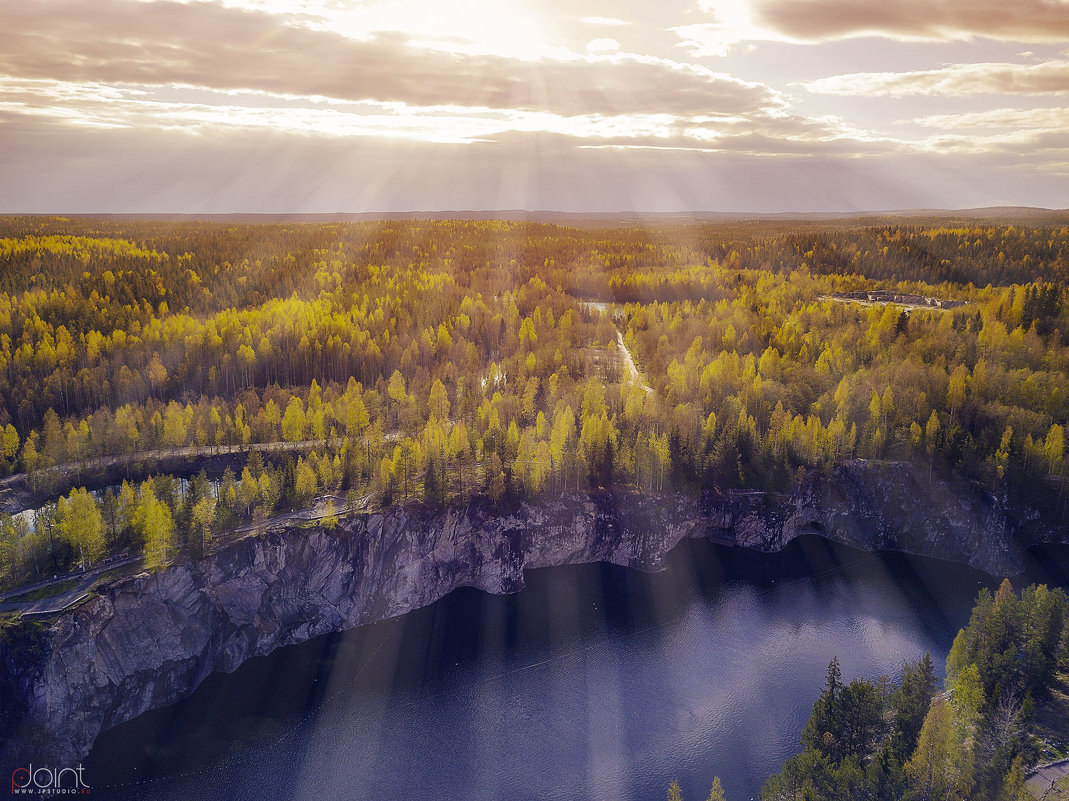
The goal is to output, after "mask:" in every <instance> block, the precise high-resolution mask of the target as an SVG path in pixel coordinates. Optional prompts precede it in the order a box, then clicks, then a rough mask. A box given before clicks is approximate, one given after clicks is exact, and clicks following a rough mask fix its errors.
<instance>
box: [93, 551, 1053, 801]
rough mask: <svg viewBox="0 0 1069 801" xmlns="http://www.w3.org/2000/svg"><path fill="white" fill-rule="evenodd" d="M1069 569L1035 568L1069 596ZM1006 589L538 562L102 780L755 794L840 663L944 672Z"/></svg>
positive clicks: (883, 578)
mask: <svg viewBox="0 0 1069 801" xmlns="http://www.w3.org/2000/svg"><path fill="white" fill-rule="evenodd" d="M1052 559H1053V560H1055V561H1053V562H1052V561H1051V560H1052ZM1066 563H1067V560H1066V558H1065V551H1064V550H1062V551H1057V552H1054V551H1051V552H1048V553H1046V554H1039V555H1037V560H1036V562H1035V563H1034V564H1033V565H1031V566H1030V572H1031V575H1030V576H1029V577H1030V578H1031V579H1039V580H1047V581H1048V582H1052V583H1059V584H1064V583H1065V580H1066V573H1065V565H1066ZM1059 571H1060V572H1059ZM995 583H996V580H995V579H992V578H991V577H989V576H986V575H984V574H982V573H978V572H976V571H973V570H969V569H967V568H963V567H960V566H956V565H951V564H948V563H944V562H938V561H933V560H927V559H918V558H912V557H906V556H902V555H897V554H888V555H874V554H865V553H861V552H858V551H855V550H852V549H849V548H844V547H839V546H833V545H830V544H829V543H826V542H824V541H823V540H820V539H817V538H805V539H803V540H801V541H797V542H795V543H794V544H793V545H792V546H791V547H790V548H789V549H788V550H787V551H785V552H784V553H782V554H778V555H774V556H768V555H760V554H754V553H748V552H744V551H740V550H736V549H730V548H723V547H719V546H715V545H712V544H710V543H708V542H704V541H698V542H687V543H684V544H682V545H681V546H680V547H678V548H677V549H676V550H675V551H673V552H672V554H671V555H670V558H669V560H668V567H667V569H666V570H664V571H663V572H660V573H655V574H645V573H640V572H637V571H632V570H626V569H624V568H619V567H614V566H610V565H586V566H569V567H560V568H548V569H544V570H536V571H530V572H529V573H528V574H527V588H526V589H525V590H524V591H523V592H521V593H519V594H517V595H514V596H507V597H499V596H489V595H486V594H484V593H481V592H478V591H476V590H472V589H461V590H458V591H457V592H454V593H453V594H451V595H450V596H448V597H446V598H444V599H442V600H441V601H439V602H438V603H436V604H434V605H433V606H430V607H427V608H425V609H422V610H418V611H415V612H412V613H410V614H408V615H405V616H404V617H401V618H396V619H394V620H389V621H384V622H382V623H378V624H375V625H372V626H366V627H362V628H360V629H356V630H353V631H350V632H345V633H342V634H338V635H329V636H326V637H320V638H318V639H316V640H312V641H310V642H308V643H305V644H303V645H299V646H294V647H291V648H286V649H283V650H281V651H278V652H276V653H274V654H272V655H270V656H267V657H263V658H258V659H253V660H250V661H249V662H247V663H246V664H244V665H243V666H242V667H241V668H240V669H238V670H237V671H236V672H234V673H232V674H228V675H215V676H212V677H210V678H209V679H208V680H207V681H205V682H204V684H203V685H201V687H200V688H199V689H198V690H197V692H196V693H194V694H193V695H192V696H191V697H190V698H188V699H186V700H184V701H182V702H179V703H178V704H175V705H173V706H171V707H168V708H166V709H162V710H157V711H154V712H150V713H147V714H145V715H143V716H141V717H140V718H137V719H136V720H133V721H131V722H129V723H127V724H124V725H122V726H120V727H118V728H116V729H113V730H111V731H109V732H106V733H104V734H103V735H102V736H101V737H100V738H99V739H98V741H97V743H96V746H95V747H94V749H93V751H92V753H91V754H90V755H89V757H88V759H87V760H86V761H85V767H86V777H87V779H88V781H89V783H90V785H91V786H92V787H93V795H94V797H98V798H107V799H112V798H116V799H145V800H146V801H148V799H151V800H152V801H168V800H170V799H174V801H186V800H187V799H197V800H198V801H210V800H211V799H220V800H221V799H227V801H235V800H237V799H248V801H283V800H285V801H295V800H297V799H300V800H301V801H305V799H307V801H332V800H333V799H337V800H338V801H354V800H355V799H376V801H378V800H379V799H425V798H426V799H431V798H433V799H435V800H436V801H469V799H480V800H481V801H487V800H488V799H502V801H504V800H506V799H507V800H508V801H523V800H524V799H568V800H569V801H580V799H582V801H602V800H603V799H604V800H605V801H628V800H630V799H634V800H635V801H637V800H638V799H643V801H654V800H656V801H660V799H663V798H664V796H665V788H666V786H667V784H668V782H669V781H670V780H671V779H673V778H677V779H679V781H680V783H681V785H682V787H683V790H684V796H685V797H686V798H687V799H688V801H701V799H704V798H705V797H706V795H707V794H708V792H709V785H710V783H711V781H712V778H713V776H714V775H719V776H720V777H721V779H722V780H723V783H724V788H725V790H726V791H727V795H728V798H729V799H732V800H733V801H745V800H746V799H750V798H751V797H755V796H756V795H757V793H758V791H759V790H760V787H761V785H762V783H763V782H764V780H765V778H766V777H767V776H768V774H769V773H771V772H773V771H775V770H777V769H778V768H779V766H780V764H781V763H782V762H783V760H784V758H786V757H787V756H789V755H790V754H792V753H794V752H795V751H797V750H799V746H798V737H799V734H800V732H801V728H802V725H803V723H804V721H805V720H806V718H807V717H808V715H809V710H810V707H811V706H812V703H813V700H814V699H815V698H816V696H817V694H818V692H819V689H820V685H821V682H822V681H823V677H824V671H825V669H826V667H827V664H828V661H829V660H830V659H831V658H832V657H833V656H838V657H839V659H840V662H841V664H842V671H843V675H844V677H845V678H850V677H853V676H867V677H876V676H879V675H881V674H888V675H892V674H895V673H897V671H898V668H899V666H900V665H901V663H902V662H903V661H904V660H912V659H916V658H918V657H920V656H922V655H923V654H924V652H925V651H930V652H931V654H932V656H933V658H934V659H935V660H936V663H937V664H938V665H939V667H940V670H941V669H942V663H943V661H944V660H945V657H946V653H947V651H948V649H949V647H950V644H951V642H952V640H953V637H954V634H955V633H956V632H957V630H958V628H959V627H960V626H962V625H963V624H964V623H965V622H966V621H967V620H968V616H969V611H970V609H971V607H972V603H973V601H974V599H975V596H976V593H977V591H978V590H979V589H980V587H981V586H985V585H986V586H994V585H995Z"/></svg>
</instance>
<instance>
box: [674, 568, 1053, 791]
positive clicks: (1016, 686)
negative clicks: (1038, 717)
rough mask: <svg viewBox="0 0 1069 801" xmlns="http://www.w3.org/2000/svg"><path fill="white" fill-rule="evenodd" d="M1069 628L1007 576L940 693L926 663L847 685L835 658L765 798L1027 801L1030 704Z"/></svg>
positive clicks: (1032, 755) (1046, 595)
mask: <svg viewBox="0 0 1069 801" xmlns="http://www.w3.org/2000/svg"><path fill="white" fill-rule="evenodd" d="M1067 621H1069V603H1067V600H1066V595H1065V593H1064V592H1063V591H1062V590H1060V589H1054V590H1049V589H1047V587H1045V586H1042V585H1041V586H1038V587H1037V586H1031V587H1028V588H1027V589H1025V590H1024V591H1023V592H1022V593H1021V595H1020V596H1019V597H1018V596H1017V595H1016V594H1015V593H1014V591H1013V588H1012V587H1011V586H1010V584H1009V582H1008V581H1007V582H1003V584H1002V586H1001V587H1000V588H999V590H998V592H997V593H995V594H994V595H992V594H991V593H990V592H989V591H988V590H983V591H981V593H980V597H979V599H978V601H977V604H976V606H975V608H974V609H973V613H972V618H971V620H970V621H969V625H968V626H967V627H966V628H964V629H962V630H961V631H960V632H959V633H958V636H957V638H956V639H955V640H954V646H953V648H952V649H951V652H950V655H949V656H948V657H947V665H946V681H945V690H944V692H941V693H938V694H937V691H938V689H939V688H938V683H937V680H936V678H935V674H934V670H933V665H932V661H931V659H930V658H929V657H927V656H925V657H924V658H923V659H921V660H920V661H918V662H916V663H913V664H907V665H906V666H904V667H903V669H902V673H901V675H900V676H899V678H898V680H897V681H895V682H892V681H891V680H890V679H881V680H878V681H868V680H866V679H854V680H853V681H850V682H849V683H845V682H844V681H843V680H842V676H841V673H840V671H839V663H838V660H833V661H832V663H831V664H830V665H829V666H828V674H827V681H826V684H825V686H824V688H823V690H822V691H821V694H820V697H819V698H818V699H817V702H816V703H815V704H814V705H813V714H812V716H811V717H810V719H809V722H808V723H807V724H806V727H805V730H804V732H803V734H802V745H803V747H804V750H803V751H802V752H801V753H800V754H798V755H796V756H793V757H791V758H790V759H789V760H787V762H786V764H785V765H784V766H783V770H782V771H781V772H780V773H778V774H776V775H774V776H772V777H771V778H770V779H769V780H768V782H767V783H766V784H765V787H764V788H763V790H762V791H761V800H762V801H803V799H804V800H805V801H825V800H826V801H838V800H839V799H845V798H850V799H872V800H873V801H876V800H878V799H887V800H888V801H891V800H892V799H894V800H897V799H906V801H914V800H916V801H929V800H932V801H934V799H958V800H959V801H1031V799H1033V798H1034V796H1032V794H1031V793H1030V792H1029V790H1028V789H1027V788H1026V787H1025V774H1026V770H1027V769H1028V768H1029V767H1030V766H1032V765H1034V764H1035V762H1036V758H1037V754H1038V742H1037V738H1036V734H1035V731H1034V725H1033V724H1034V712H1035V704H1036V702H1037V701H1040V700H1042V699H1043V698H1044V697H1046V696H1047V695H1048V694H1049V693H1050V688H1051V685H1052V682H1053V680H1054V677H1055V673H1056V671H1057V670H1058V669H1059V667H1061V668H1063V669H1064V668H1065V667H1066V665H1065V660H1066V655H1067V649H1069V627H1067ZM669 798H671V792H669Z"/></svg>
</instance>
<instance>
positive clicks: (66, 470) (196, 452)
mask: <svg viewBox="0 0 1069 801" xmlns="http://www.w3.org/2000/svg"><path fill="white" fill-rule="evenodd" d="M341 442H342V440H341V437H336V438H335V439H333V440H325V439H306V440H301V441H300V442H253V443H250V444H248V445H189V446H186V447H184V448H160V449H158V450H154V451H140V452H138V453H134V454H130V455H129V456H126V455H119V456H96V457H94V458H92V459H81V460H79V461H76V462H64V463H63V464H57V465H52V466H51V467H44V468H41V469H40V470H38V471H37V473H36V477H37V478H38V479H42V478H48V477H50V476H53V475H56V474H59V475H69V474H72V473H85V472H89V471H93V470H101V469H107V468H109V467H119V466H122V465H124V464H126V462H127V461H130V462H158V461H163V460H164V459H194V458H197V457H199V456H226V455H229V454H235V453H251V452H252V451H260V452H261V453H275V452H285V451H301V450H310V449H312V448H319V447H322V446H324V445H327V444H330V445H331V446H332V447H337V446H340V445H341ZM25 480H26V474H25V473H15V474H14V475H12V476H8V477H7V478H3V479H0V488H4V487H10V486H13V485H15V484H17V483H19V482H21V481H25Z"/></svg>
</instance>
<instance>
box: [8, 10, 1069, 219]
mask: <svg viewBox="0 0 1069 801" xmlns="http://www.w3.org/2000/svg"><path fill="white" fill-rule="evenodd" d="M992 205H1025V206H1042V207H1048V208H1066V207H1069V0H1012V1H1010V0H874V1H873V2H869V0H659V1H658V2H647V0H495V2H486V0H478V1H476V0H207V1H205V0H197V1H195V2H183V1H182V0H17V2H0V212H6V213H17V212H40V213H62V212H70V213H93V212H101V213H102V212H120V213H121V212H164V213H167V212H171V213H179V212H180V213H205V214H207V213H227V212H268V213H311V212H387V211H417V210H420V211H424V210H425V211H442V210H464V209H480V210H512V209H530V210H536V209H540V210H558V211H571V212H584V211H587V212H590V211H599V212H606V211H620V212H639V213H641V212H687V211H730V212H785V211H794V212H822V211H827V212H844V211H846V212H849V211H879V210H890V209H909V208H970V207H979V206H992Z"/></svg>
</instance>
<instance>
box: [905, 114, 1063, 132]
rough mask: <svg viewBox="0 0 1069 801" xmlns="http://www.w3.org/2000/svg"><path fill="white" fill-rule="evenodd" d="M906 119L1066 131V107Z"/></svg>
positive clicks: (947, 124) (940, 124) (929, 123)
mask: <svg viewBox="0 0 1069 801" xmlns="http://www.w3.org/2000/svg"><path fill="white" fill-rule="evenodd" d="M907 122H910V123H913V124H915V125H922V126H924V127H926V128H946V129H949V130H958V129H961V128H1020V129H1024V130H1022V131H1021V134H1023V135H1026V136H1028V135H1032V134H1034V133H1035V132H1037V131H1069V108H999V109H990V110H988V111H977V112H972V113H967V114H934V115H931V116H928V117H917V118H914V119H911V120H908V121H907Z"/></svg>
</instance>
